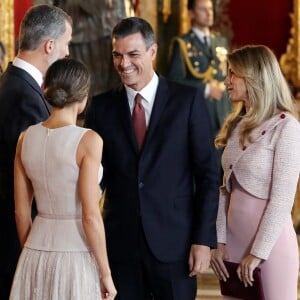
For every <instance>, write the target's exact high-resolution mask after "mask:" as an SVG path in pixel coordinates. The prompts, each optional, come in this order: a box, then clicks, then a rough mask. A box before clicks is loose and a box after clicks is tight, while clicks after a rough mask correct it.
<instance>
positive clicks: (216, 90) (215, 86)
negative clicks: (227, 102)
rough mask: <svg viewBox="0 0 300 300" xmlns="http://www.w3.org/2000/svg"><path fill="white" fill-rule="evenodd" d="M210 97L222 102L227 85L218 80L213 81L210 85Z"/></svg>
mask: <svg viewBox="0 0 300 300" xmlns="http://www.w3.org/2000/svg"><path fill="white" fill-rule="evenodd" d="M209 90H210V92H209V97H210V98H212V99H213V100H215V101H220V100H221V98H222V95H223V92H224V91H225V85H224V84H223V83H222V82H219V81H217V80H212V81H211V82H210V83H209Z"/></svg>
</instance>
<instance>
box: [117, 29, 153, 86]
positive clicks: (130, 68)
mask: <svg viewBox="0 0 300 300" xmlns="http://www.w3.org/2000/svg"><path fill="white" fill-rule="evenodd" d="M112 48H113V51H112V54H113V62H114V66H115V69H116V70H117V72H118V73H119V75H120V77H121V80H122V82H123V83H124V84H125V85H127V86H129V87H131V88H132V89H134V90H136V91H140V90H141V89H142V88H143V87H145V86H146V85H147V84H148V83H149V82H150V80H151V79H152V76H153V73H154V69H153V61H154V59H155V58H156V53H157V44H156V43H154V44H152V45H151V46H150V47H148V49H147V47H146V44H145V41H144V39H143V36H142V35H141V33H139V32H138V33H134V34H130V35H128V36H126V37H123V38H114V39H113V42H112Z"/></svg>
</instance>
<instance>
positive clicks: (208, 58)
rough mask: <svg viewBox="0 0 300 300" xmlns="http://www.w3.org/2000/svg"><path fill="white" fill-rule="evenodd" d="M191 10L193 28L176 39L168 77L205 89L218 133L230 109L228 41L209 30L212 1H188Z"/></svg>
mask: <svg viewBox="0 0 300 300" xmlns="http://www.w3.org/2000/svg"><path fill="white" fill-rule="evenodd" d="M188 11H189V16H190V19H191V24H192V28H191V30H190V31H189V32H187V33H186V34H184V35H182V36H180V37H175V38H174V40H173V43H172V46H171V49H170V50H171V51H170V61H169V74H168V77H169V78H170V79H173V80H176V81H179V82H181V83H184V84H187V85H192V86H196V87H198V88H199V89H201V90H202V91H203V93H204V96H205V99H206V103H207V107H208V111H209V114H210V118H211V124H212V129H213V134H214V136H216V135H217V133H218V131H219V130H220V128H221V126H222V124H223V122H224V119H225V118H226V116H227V115H228V113H229V112H230V111H231V104H230V102H229V100H228V97H227V93H226V92H225V86H224V83H223V81H224V79H225V76H226V67H227V66H226V54H227V49H228V41H227V39H226V38H225V37H224V36H222V35H220V34H219V33H216V32H213V31H211V30H210V29H211V27H212V26H213V22H214V13H213V3H212V0H188ZM220 155H221V153H219V157H220ZM219 163H220V159H219ZM220 172H221V166H220Z"/></svg>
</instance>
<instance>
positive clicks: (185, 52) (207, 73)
mask: <svg viewBox="0 0 300 300" xmlns="http://www.w3.org/2000/svg"><path fill="white" fill-rule="evenodd" d="M174 42H178V44H179V47H180V50H181V53H182V55H183V58H184V61H185V63H186V66H187V68H188V70H189V71H190V72H191V74H192V75H193V76H194V77H195V78H197V79H202V80H203V81H204V82H209V81H211V80H212V79H213V74H214V73H215V69H214V68H213V67H212V66H209V67H208V68H207V69H206V71H205V72H203V73H201V72H197V71H196V70H195V69H194V67H193V65H192V62H191V60H190V58H189V55H188V50H187V46H186V43H185V41H184V40H183V39H182V38H180V37H175V38H174V39H173V43H174Z"/></svg>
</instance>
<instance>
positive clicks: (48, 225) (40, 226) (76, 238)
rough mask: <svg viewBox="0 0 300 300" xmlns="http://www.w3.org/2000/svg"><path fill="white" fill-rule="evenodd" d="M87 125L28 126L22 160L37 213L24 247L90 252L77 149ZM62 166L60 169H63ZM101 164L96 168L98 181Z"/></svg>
mask: <svg viewBox="0 0 300 300" xmlns="http://www.w3.org/2000/svg"><path fill="white" fill-rule="evenodd" d="M87 130H89V129H86V128H81V127H78V126H75V125H68V126H64V127H60V128H56V129H49V128H46V127H44V126H43V125H42V124H41V123H40V124H37V125H34V126H31V127H29V128H28V130H27V132H26V134H25V136H24V139H23V145H22V153H21V159H22V163H23V165H24V168H25V171H26V174H27V175H28V177H29V178H30V180H31V182H32V185H33V189H34V191H35V194H34V197H35V201H36V205H37V210H38V215H37V217H36V218H35V219H34V222H33V225H32V228H31V231H30V234H29V236H28V239H27V241H26V244H25V247H27V248H31V249H36V250H45V251H89V248H88V245H87V241H86V236H85V233H84V230H83V226H82V218H81V214H82V211H81V201H80V197H79V193H78V186H77V183H78V177H79V167H78V165H77V162H76V152H77V147H78V145H79V142H80V140H81V138H82V136H83V135H84V134H85V133H86V132H87ZM62 166H63V168H62ZM101 177H102V167H101V166H100V167H99V181H100V179H101Z"/></svg>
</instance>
